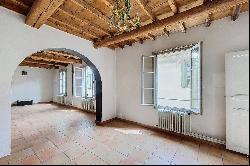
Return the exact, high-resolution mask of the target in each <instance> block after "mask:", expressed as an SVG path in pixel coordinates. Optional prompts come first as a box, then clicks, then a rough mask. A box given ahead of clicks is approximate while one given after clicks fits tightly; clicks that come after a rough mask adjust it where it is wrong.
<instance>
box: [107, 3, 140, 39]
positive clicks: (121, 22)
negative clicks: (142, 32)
mask: <svg viewBox="0 0 250 166" xmlns="http://www.w3.org/2000/svg"><path fill="white" fill-rule="evenodd" d="M109 19H110V27H111V28H115V29H116V30H117V34H121V33H123V32H130V31H132V30H134V29H136V28H138V27H140V25H141V24H140V17H139V16H138V14H136V16H135V17H132V16H131V3H130V0H124V3H123V2H121V0H115V4H114V8H113V11H112V16H111V17H110V18H109Z"/></svg>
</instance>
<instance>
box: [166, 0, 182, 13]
mask: <svg viewBox="0 0 250 166" xmlns="http://www.w3.org/2000/svg"><path fill="white" fill-rule="evenodd" d="M168 4H169V6H170V8H171V10H172V12H173V13H174V14H176V13H178V11H179V10H178V6H177V4H176V2H175V0H168Z"/></svg>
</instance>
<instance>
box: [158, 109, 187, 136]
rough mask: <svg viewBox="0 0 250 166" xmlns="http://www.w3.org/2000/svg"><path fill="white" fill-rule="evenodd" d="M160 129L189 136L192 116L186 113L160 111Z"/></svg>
mask: <svg viewBox="0 0 250 166" xmlns="http://www.w3.org/2000/svg"><path fill="white" fill-rule="evenodd" d="M159 127H160V128H161V129H165V130H167V131H171V132H175V133H180V134H184V135H187V134H188V133H190V132H191V116H190V115H188V114H187V113H184V112H172V111H166V110H164V111H159Z"/></svg>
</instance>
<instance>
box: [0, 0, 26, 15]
mask: <svg viewBox="0 0 250 166" xmlns="http://www.w3.org/2000/svg"><path fill="white" fill-rule="evenodd" d="M0 6H3V7H5V8H7V9H10V10H13V11H15V12H17V13H20V14H23V15H27V14H28V13H29V10H30V7H29V6H28V5H26V4H24V3H22V2H19V1H16V0H0Z"/></svg>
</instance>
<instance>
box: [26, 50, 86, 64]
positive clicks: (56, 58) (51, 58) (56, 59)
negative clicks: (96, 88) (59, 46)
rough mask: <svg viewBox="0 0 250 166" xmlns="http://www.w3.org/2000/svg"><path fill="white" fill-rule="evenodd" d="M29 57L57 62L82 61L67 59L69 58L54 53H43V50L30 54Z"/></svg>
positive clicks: (71, 62)
mask: <svg viewBox="0 0 250 166" xmlns="http://www.w3.org/2000/svg"><path fill="white" fill-rule="evenodd" d="M30 58H31V59H33V60H44V61H48V62H59V63H68V64H81V63H82V60H81V59H69V58H65V57H62V56H56V55H54V54H50V53H43V52H39V53H36V54H33V55H32V56H30Z"/></svg>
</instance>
